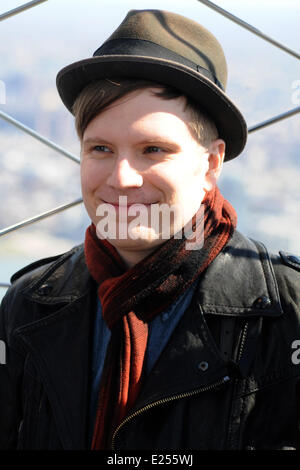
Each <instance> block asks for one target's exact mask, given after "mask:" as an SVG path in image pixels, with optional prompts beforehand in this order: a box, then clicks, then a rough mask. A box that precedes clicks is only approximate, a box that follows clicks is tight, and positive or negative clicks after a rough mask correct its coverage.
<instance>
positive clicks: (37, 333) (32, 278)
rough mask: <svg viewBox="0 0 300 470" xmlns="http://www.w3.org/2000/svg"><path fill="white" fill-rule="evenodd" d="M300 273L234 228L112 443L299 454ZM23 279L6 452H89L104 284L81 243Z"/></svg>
mask: <svg viewBox="0 0 300 470" xmlns="http://www.w3.org/2000/svg"><path fill="white" fill-rule="evenodd" d="M299 270H300V262H299V260H298V259H297V258H296V257H292V256H290V257H289V256H288V255H286V254H284V253H281V255H279V256H272V262H271V261H270V258H269V255H268V253H267V251H266V250H265V249H264V247H263V246H262V245H261V244H258V243H257V242H253V241H250V240H249V239H247V238H245V237H243V236H242V235H241V234H240V233H239V232H235V234H234V236H233V238H232V240H231V242H230V243H229V244H228V245H227V247H226V248H225V249H224V250H223V251H222V253H220V255H219V256H218V257H217V258H216V260H215V261H214V262H213V263H212V264H211V265H210V267H209V268H208V269H207V271H206V272H205V274H204V275H203V276H202V278H201V280H200V282H199V286H198V289H197V290H196V294H195V296H194V298H193V301H192V303H191V306H190V307H189V308H188V309H187V311H186V312H185V314H184V315H183V318H182V320H181V322H180V323H179V325H178V326H177V328H176V330H175V332H174V333H173V335H172V337H171V340H170V341H169V343H168V345H167V347H166V348H165V350H164V351H163V353H162V355H161V357H160V359H159V360H158V362H157V363H156V365H155V367H154V369H153V370H152V372H151V373H150V375H149V377H148V378H147V379H146V381H145V383H144V386H143V388H142V392H141V394H140V396H139V398H138V400H137V402H136V404H135V406H134V409H133V410H132V412H131V413H130V415H129V416H127V418H126V419H125V420H124V421H123V422H122V423H121V425H120V426H119V428H118V429H117V430H116V432H115V435H114V438H113V442H112V448H113V449H115V450H118V449H284V448H295V449H300V364H299V363H300V353H299V354H298V352H297V351H298V350H300V273H299ZM12 282H13V285H12V287H11V288H10V289H9V291H8V293H7V294H6V296H5V298H4V300H3V303H2V309H1V317H0V320H1V323H0V340H1V342H2V345H3V344H5V345H6V358H5V361H3V360H2V362H5V363H3V364H0V448H1V449H16V448H19V449H24V448H25V449H86V448H88V428H89V425H90V423H89V397H90V382H91V381H90V374H91V367H90V364H91V353H92V351H91V347H92V329H93V321H94V315H95V305H96V303H95V301H96V288H95V287H96V286H95V284H94V282H93V281H92V279H91V278H90V276H89V273H88V271H87V268H86V265H85V261H84V256H83V249H82V246H79V247H76V248H74V249H73V250H71V251H70V252H68V253H66V254H64V255H61V256H58V257H54V258H51V259H49V258H48V259H46V260H41V261H39V262H37V263H34V264H32V265H30V266H29V267H27V268H24V269H23V270H21V271H19V272H18V273H17V274H15V275H14V276H13V278H12ZM297 340H298V342H297ZM297 348H298V349H297ZM2 357H3V355H2Z"/></svg>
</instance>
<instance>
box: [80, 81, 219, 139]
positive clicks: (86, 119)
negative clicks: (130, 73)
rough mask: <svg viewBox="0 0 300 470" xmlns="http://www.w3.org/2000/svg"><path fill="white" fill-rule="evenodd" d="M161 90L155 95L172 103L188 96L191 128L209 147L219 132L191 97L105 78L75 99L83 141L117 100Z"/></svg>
mask: <svg viewBox="0 0 300 470" xmlns="http://www.w3.org/2000/svg"><path fill="white" fill-rule="evenodd" d="M146 88H157V89H158V90H157V91H156V92H154V94H155V95H156V96H159V97H160V98H162V99H166V100H172V99H176V98H179V97H180V96H183V97H185V99H186V107H185V109H187V110H189V111H190V113H191V122H190V123H189V127H190V128H191V130H192V131H193V132H194V134H195V136H196V138H197V139H198V141H199V142H200V144H201V145H203V146H204V147H207V146H208V145H209V144H210V143H211V142H212V141H213V140H214V139H216V138H217V137H218V131H217V128H216V126H215V124H214V122H213V121H212V120H211V118H210V117H209V116H208V115H207V113H205V112H204V111H203V110H202V109H200V107H199V106H198V105H197V104H196V103H195V102H194V101H193V100H192V99H191V98H189V97H188V96H186V95H184V94H182V93H181V92H180V91H179V90H177V89H175V88H172V87H169V86H165V85H161V84H159V83H156V82H152V81H149V80H140V79H129V78H128V79H127V78H122V79H118V78H116V79H104V80H99V81H96V82H91V83H90V84H89V85H87V86H86V87H85V88H84V89H83V90H82V91H81V93H80V94H79V95H78V97H77V98H76V100H75V103H74V105H73V108H72V112H73V114H74V116H75V128H76V131H77V134H78V137H79V139H80V141H81V140H82V137H83V134H84V131H85V129H86V128H87V126H88V124H89V123H90V122H91V121H92V120H93V119H94V118H95V117H96V116H98V114H100V113H101V112H102V111H103V110H104V109H105V108H107V107H108V106H109V105H110V104H112V103H113V102H114V101H116V100H118V99H120V98H122V97H123V96H125V95H127V94H128V93H131V92H133V91H136V90H142V89H146Z"/></svg>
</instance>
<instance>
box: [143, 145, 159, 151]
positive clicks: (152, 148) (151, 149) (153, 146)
mask: <svg viewBox="0 0 300 470" xmlns="http://www.w3.org/2000/svg"><path fill="white" fill-rule="evenodd" d="M158 152H163V149H162V148H161V147H156V146H155V145H151V146H150V147H147V148H146V149H145V153H158Z"/></svg>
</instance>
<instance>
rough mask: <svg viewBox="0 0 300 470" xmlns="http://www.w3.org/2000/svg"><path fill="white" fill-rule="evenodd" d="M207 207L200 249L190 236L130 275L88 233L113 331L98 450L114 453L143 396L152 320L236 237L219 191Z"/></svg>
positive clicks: (197, 225) (196, 226)
mask: <svg viewBox="0 0 300 470" xmlns="http://www.w3.org/2000/svg"><path fill="white" fill-rule="evenodd" d="M203 204H204V220H203V217H202V218H200V217H196V216H194V218H193V232H195V231H197V233H199V231H201V230H202V231H203V227H204V244H203V246H202V247H201V248H200V249H197V250H195V249H194V250H191V249H186V246H187V245H186V238H185V236H183V237H182V238H174V237H173V238H171V239H169V240H168V241H166V242H165V243H163V244H162V245H161V246H160V247H158V248H157V249H156V250H155V251H154V252H153V253H151V254H150V255H149V256H147V257H146V258H145V259H143V260H142V261H141V262H139V263H138V264H136V265H135V266H133V267H132V268H131V269H128V270H126V266H125V264H124V262H123V261H122V259H121V258H120V256H119V254H118V253H117V251H116V249H115V248H114V247H113V246H112V245H111V244H110V243H109V242H108V241H106V240H100V239H98V237H97V235H96V230H95V226H94V225H93V224H92V225H91V226H90V227H88V229H87V231H86V238H85V257H86V263H87V267H88V269H89V271H90V274H91V276H92V277H93V278H94V279H95V281H96V282H97V284H98V285H99V288H98V295H99V299H100V301H101V305H102V311H103V317H104V320H105V321H106V323H107V325H108V327H109V328H110V329H111V339H110V343H109V345H108V350H107V354H106V358H105V363H104V368H103V373H102V378H101V383H100V390H99V399H98V408H97V414H96V420H95V427H94V434H93V441H92V449H109V448H110V444H111V439H112V436H113V433H114V431H115V429H116V428H117V427H118V425H119V424H120V422H121V421H122V420H123V419H124V417H125V415H126V414H128V412H129V410H130V409H131V408H132V406H133V404H134V403H135V400H136V398H137V396H138V394H139V391H140V387H141V383H142V379H143V364H144V357H145V351H146V346H147V337H148V322H149V320H151V319H152V318H153V317H154V316H156V315H157V314H159V313H161V312H162V311H164V310H165V309H166V308H167V307H168V306H169V305H170V304H171V303H173V302H174V301H175V300H176V299H177V298H178V297H179V296H180V295H181V294H182V293H183V292H184V291H185V290H186V289H188V287H189V286H191V284H192V283H193V282H194V281H195V280H196V279H197V278H198V277H199V275H200V274H201V273H202V272H203V271H204V270H205V269H206V268H207V266H208V265H209V264H210V263H211V262H212V261H213V260H214V259H215V257H216V256H217V255H218V253H219V252H220V251H221V250H222V248H223V247H224V246H225V245H226V243H227V241H228V240H229V238H230V237H231V235H232V233H233V231H234V228H235V226H236V213H235V210H234V209H233V207H232V206H231V205H230V204H229V202H228V201H226V200H225V199H224V198H223V196H222V195H221V193H220V191H219V189H218V188H215V189H214V190H212V191H210V192H208V193H207V195H206V197H205V199H204V201H203ZM199 211H200V209H199ZM199 213H200V212H199ZM197 214H198V213H197ZM197 221H198V222H197ZM99 340H100V338H99Z"/></svg>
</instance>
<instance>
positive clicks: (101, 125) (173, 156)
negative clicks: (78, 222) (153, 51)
mask: <svg viewBox="0 0 300 470" xmlns="http://www.w3.org/2000/svg"><path fill="white" fill-rule="evenodd" d="M154 91H155V90H153V89H145V90H138V91H135V92H132V93H130V94H128V95H126V96H125V97H123V98H121V99H119V100H118V101H116V102H114V103H113V104H112V105H110V106H109V107H107V108H105V109H104V110H103V111H102V112H101V113H100V114H99V115H98V116H96V117H95V118H94V119H93V120H92V121H91V122H90V123H89V124H88V126H87V127H86V129H85V131H84V133H83V138H82V150H81V158H82V161H81V185H82V194H83V199H84V204H85V207H86V209H87V212H88V214H89V216H90V218H91V220H92V221H93V223H94V224H95V225H96V226H97V224H98V222H99V220H100V218H99V216H97V208H98V207H99V205H101V204H104V203H109V204H112V205H113V206H114V209H115V210H116V214H117V218H118V217H119V218H120V214H121V212H120V211H121V210H122V209H120V206H119V203H120V201H122V200H126V201H127V209H128V208H130V206H131V205H132V204H142V205H143V209H144V210H146V211H148V212H149V214H150V211H151V208H153V207H154V205H156V207H162V205H167V206H169V207H171V206H173V207H175V208H176V212H175V215H174V216H173V217H172V218H171V227H170V235H171V236H172V235H173V234H174V233H176V232H177V231H178V230H180V229H181V228H182V227H183V226H184V225H185V224H186V223H187V222H188V221H189V220H190V219H191V218H192V217H193V215H194V214H195V213H196V212H197V210H198V209H199V207H200V205H201V202H202V200H203V198H204V196H205V192H206V191H208V190H210V189H211V188H212V185H213V184H215V180H216V176H217V173H218V172H219V171H220V165H221V163H222V162H221V160H222V156H221V157H220V158H219V159H218V165H217V164H216V158H215V157H216V154H217V153H220V151H219V150H220V148H221V147H222V146H223V147H222V149H221V150H223V151H224V143H223V141H221V140H220V139H218V141H215V142H214V143H213V145H214V148H215V149H218V151H214V154H212V153H211V150H209V151H208V150H207V149H205V148H204V147H202V146H201V145H200V143H199V142H198V141H197V140H196V137H195V136H194V135H193V133H192V132H191V129H190V127H189V126H188V123H189V122H190V121H191V115H190V112H189V111H188V110H186V109H185V99H184V98H183V97H180V98H176V99H172V100H164V99H162V98H160V97H158V96H155V95H154V93H153V92H154ZM217 167H218V168H217ZM120 196H123V197H124V196H126V198H127V199H126V198H123V199H122V198H121V199H120ZM157 205H158V206H157ZM132 207H133V206H132ZM143 220H144V223H141V224H140V227H138V228H136V229H135V237H134V238H133V237H128V236H126V237H125V238H120V237H116V238H109V241H110V243H111V244H112V245H113V246H115V248H116V249H117V250H118V252H119V254H120V255H121V256H122V257H123V259H124V260H125V262H127V264H128V266H130V265H132V264H135V263H136V262H138V261H139V260H140V259H142V258H144V257H145V256H147V254H149V253H150V252H151V251H152V250H154V249H155V248H156V247H157V246H158V245H160V244H161V243H164V242H165V240H163V239H162V237H161V232H160V230H159V232H160V233H157V230H156V231H155V230H153V227H151V225H150V217H149V223H147V222H145V219H143Z"/></svg>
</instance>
